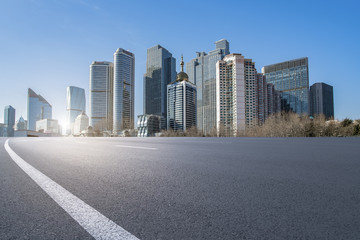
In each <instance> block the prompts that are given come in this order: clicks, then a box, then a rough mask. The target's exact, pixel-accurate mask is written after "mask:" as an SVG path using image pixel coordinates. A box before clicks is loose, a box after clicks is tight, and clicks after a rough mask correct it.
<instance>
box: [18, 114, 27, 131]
mask: <svg viewBox="0 0 360 240" xmlns="http://www.w3.org/2000/svg"><path fill="white" fill-rule="evenodd" d="M26 126H27V121H26V120H24V118H23V117H22V116H21V117H20V118H19V120H17V121H16V123H15V131H24V130H26Z"/></svg>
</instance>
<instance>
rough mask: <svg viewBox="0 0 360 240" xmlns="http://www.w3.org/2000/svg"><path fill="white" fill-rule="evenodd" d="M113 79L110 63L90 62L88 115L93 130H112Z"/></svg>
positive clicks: (112, 68) (112, 67)
mask: <svg viewBox="0 0 360 240" xmlns="http://www.w3.org/2000/svg"><path fill="white" fill-rule="evenodd" d="M113 79H114V65H113V63H112V62H96V61H94V62H92V64H91V65H90V93H89V111H90V114H89V115H90V126H92V127H93V128H94V129H95V130H99V131H111V130H112V125H113V86H114V85H113V84H114V80H113ZM76 117H77V116H76Z"/></svg>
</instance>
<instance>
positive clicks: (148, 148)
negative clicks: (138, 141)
mask: <svg viewBox="0 0 360 240" xmlns="http://www.w3.org/2000/svg"><path fill="white" fill-rule="evenodd" d="M115 146H116V147H123V148H139V149H147V150H157V148H151V147H138V146H127V145H115Z"/></svg>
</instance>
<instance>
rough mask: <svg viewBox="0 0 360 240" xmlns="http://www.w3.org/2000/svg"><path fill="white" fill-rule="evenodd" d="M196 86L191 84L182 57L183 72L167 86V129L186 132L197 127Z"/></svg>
mask: <svg viewBox="0 0 360 240" xmlns="http://www.w3.org/2000/svg"><path fill="white" fill-rule="evenodd" d="M196 97H197V96H196V86H195V85H194V84H193V83H191V82H189V77H188V75H187V74H186V73H185V72H184V62H183V59H182V57H181V72H180V73H179V74H178V75H177V76H176V81H175V82H173V83H170V84H169V85H168V86H167V106H168V109H167V128H168V130H170V129H172V130H174V131H186V129H190V128H192V127H196V104H197V102H196Z"/></svg>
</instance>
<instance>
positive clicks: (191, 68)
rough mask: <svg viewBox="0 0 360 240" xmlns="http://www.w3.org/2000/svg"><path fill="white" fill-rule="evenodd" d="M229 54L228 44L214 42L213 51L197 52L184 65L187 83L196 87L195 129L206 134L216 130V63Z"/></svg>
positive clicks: (223, 40)
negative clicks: (194, 56)
mask: <svg viewBox="0 0 360 240" xmlns="http://www.w3.org/2000/svg"><path fill="white" fill-rule="evenodd" d="M228 54H230V50H229V42H228V41H227V40H225V39H222V40H219V41H216V42H215V50H213V51H210V52H209V53H204V52H197V53H196V58H194V59H192V60H191V61H190V62H188V63H187V64H186V72H187V73H188V76H189V82H191V83H193V84H195V85H196V87H197V128H198V129H199V130H200V131H202V132H203V133H205V134H206V133H208V132H210V131H211V130H213V129H214V128H216V111H217V110H216V63H217V61H220V60H222V59H223V58H224V57H225V56H226V55H228Z"/></svg>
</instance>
